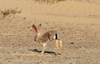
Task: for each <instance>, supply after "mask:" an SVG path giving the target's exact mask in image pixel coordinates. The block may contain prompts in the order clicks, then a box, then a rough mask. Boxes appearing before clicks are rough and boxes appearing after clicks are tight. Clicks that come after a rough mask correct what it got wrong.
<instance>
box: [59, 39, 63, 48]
mask: <svg viewBox="0 0 100 64" xmlns="http://www.w3.org/2000/svg"><path fill="white" fill-rule="evenodd" d="M60 47H61V49H63V46H62V41H61V40H60Z"/></svg>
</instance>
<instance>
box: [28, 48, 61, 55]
mask: <svg viewBox="0 0 100 64" xmlns="http://www.w3.org/2000/svg"><path fill="white" fill-rule="evenodd" d="M29 51H32V52H38V53H41V52H42V51H38V50H37V49H34V50H32V49H29ZM44 53H48V54H54V55H57V54H56V53H55V52H51V51H44ZM58 55H61V54H59V53H58Z"/></svg>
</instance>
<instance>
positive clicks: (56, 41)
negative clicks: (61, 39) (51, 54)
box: [56, 40, 59, 49]
mask: <svg viewBox="0 0 100 64" xmlns="http://www.w3.org/2000/svg"><path fill="white" fill-rule="evenodd" d="M56 46H57V48H58V49H59V45H58V40H56Z"/></svg>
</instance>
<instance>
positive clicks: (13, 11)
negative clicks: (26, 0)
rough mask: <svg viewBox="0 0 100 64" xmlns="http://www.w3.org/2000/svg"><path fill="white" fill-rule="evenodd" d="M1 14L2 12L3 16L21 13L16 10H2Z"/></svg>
mask: <svg viewBox="0 0 100 64" xmlns="http://www.w3.org/2000/svg"><path fill="white" fill-rule="evenodd" d="M2 12H3V14H4V15H8V14H15V13H21V11H17V10H16V9H7V10H4V11H2Z"/></svg>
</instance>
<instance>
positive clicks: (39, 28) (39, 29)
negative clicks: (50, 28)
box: [37, 24, 42, 33]
mask: <svg viewBox="0 0 100 64" xmlns="http://www.w3.org/2000/svg"><path fill="white" fill-rule="evenodd" d="M41 29H42V27H41V24H39V26H38V28H37V31H38V33H40V32H41Z"/></svg>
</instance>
